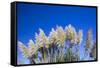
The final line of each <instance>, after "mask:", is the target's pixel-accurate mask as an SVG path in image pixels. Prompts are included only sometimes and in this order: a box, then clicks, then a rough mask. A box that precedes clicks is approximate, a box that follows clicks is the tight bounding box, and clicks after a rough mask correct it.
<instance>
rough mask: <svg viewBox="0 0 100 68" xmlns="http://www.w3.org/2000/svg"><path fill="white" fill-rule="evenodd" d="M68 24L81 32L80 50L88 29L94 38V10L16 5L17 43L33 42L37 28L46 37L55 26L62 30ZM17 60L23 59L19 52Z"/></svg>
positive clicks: (74, 7)
mask: <svg viewBox="0 0 100 68" xmlns="http://www.w3.org/2000/svg"><path fill="white" fill-rule="evenodd" d="M69 24H71V25H72V26H74V27H75V28H76V31H78V30H79V29H82V30H83V41H82V44H81V46H80V50H82V49H83V44H84V42H85V39H86V38H85V37H86V33H87V31H88V29H89V28H92V30H93V38H94V39H95V38H96V8H91V7H78V6H58V5H55V6H54V5H51V6H50V5H39V4H38V5H37V4H25V3H17V29H18V31H17V33H18V34H17V37H18V41H21V42H22V43H24V44H25V45H27V43H28V41H29V39H33V40H34V37H35V32H38V29H39V28H42V29H43V30H44V32H45V33H46V35H48V34H49V32H50V31H51V28H55V27H56V25H59V26H62V27H63V28H64V27H65V26H68V25H69ZM81 53H82V52H81ZM18 59H23V57H22V55H21V53H20V51H19V50H18ZM25 61H26V60H25Z"/></svg>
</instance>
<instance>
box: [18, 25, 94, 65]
mask: <svg viewBox="0 0 100 68" xmlns="http://www.w3.org/2000/svg"><path fill="white" fill-rule="evenodd" d="M82 38H83V30H79V31H78V32H76V29H75V28H74V27H73V26H72V25H68V26H66V27H65V29H63V28H62V27H61V26H57V27H56V29H54V28H52V30H51V31H50V34H49V36H46V35H45V33H44V31H43V30H42V29H39V33H36V34H35V40H34V41H33V40H29V43H28V47H26V46H25V45H24V44H23V43H22V42H20V41H18V47H19V49H20V51H21V52H22V54H23V56H25V57H26V58H28V59H29V60H30V64H39V63H57V62H72V61H80V60H81V59H80V53H79V47H80V46H79V45H81V42H82ZM89 45H90V33H89V32H88V37H87V41H86V50H88V48H89ZM92 51H93V53H92ZM92 51H91V56H92V57H95V56H93V55H94V53H95V47H93V48H92Z"/></svg>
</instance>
